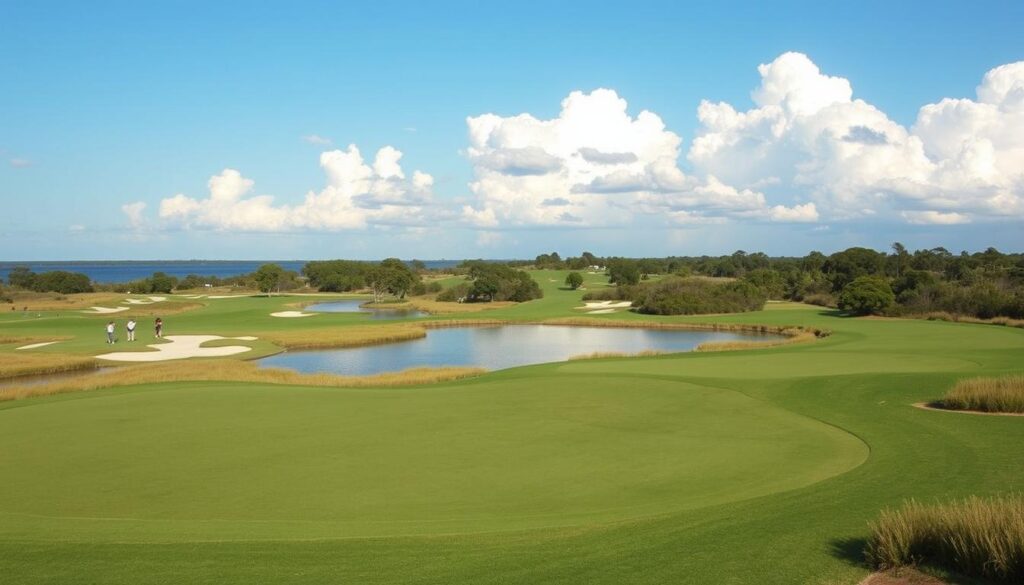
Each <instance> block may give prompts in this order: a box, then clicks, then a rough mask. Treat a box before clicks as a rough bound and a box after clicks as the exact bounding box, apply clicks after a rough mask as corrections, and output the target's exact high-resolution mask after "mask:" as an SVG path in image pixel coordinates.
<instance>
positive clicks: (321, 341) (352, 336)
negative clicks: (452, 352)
mask: <svg viewBox="0 0 1024 585" xmlns="http://www.w3.org/2000/svg"><path fill="white" fill-rule="evenodd" d="M253 335H255V336H256V337H258V338H260V339H264V340H267V341H269V342H271V343H273V344H274V345H277V346H279V347H286V348H288V349H328V348H344V347H362V346H367V345H381V344H385V343H396V342H399V341H411V340H413V339H420V338H421V337H425V336H426V335H427V331H426V329H425V328H424V327H422V326H421V325H419V324H414V323H396V324H390V325H352V326H346V327H331V328H323V329H303V330H296V331H264V332H260V333H254V334H253Z"/></svg>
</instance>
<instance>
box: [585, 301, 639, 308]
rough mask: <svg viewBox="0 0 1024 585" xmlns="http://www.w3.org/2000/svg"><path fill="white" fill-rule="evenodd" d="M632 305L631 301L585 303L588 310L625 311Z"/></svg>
mask: <svg viewBox="0 0 1024 585" xmlns="http://www.w3.org/2000/svg"><path fill="white" fill-rule="evenodd" d="M632 304H633V303H632V302H630V301H588V302H586V303H583V305H584V306H585V307H586V308H587V309H625V308H626V307H629V306H631V305H632Z"/></svg>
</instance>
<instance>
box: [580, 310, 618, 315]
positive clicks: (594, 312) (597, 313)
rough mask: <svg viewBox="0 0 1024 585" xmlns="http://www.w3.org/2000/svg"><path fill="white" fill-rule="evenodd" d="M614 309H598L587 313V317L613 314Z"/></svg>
mask: <svg viewBox="0 0 1024 585" xmlns="http://www.w3.org/2000/svg"><path fill="white" fill-rule="evenodd" d="M614 312H615V309H598V310H596V311H587V314H588V315H603V314H605V313H614Z"/></svg>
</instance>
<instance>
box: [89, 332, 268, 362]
mask: <svg viewBox="0 0 1024 585" xmlns="http://www.w3.org/2000/svg"><path fill="white" fill-rule="evenodd" d="M164 339H166V340H167V341H168V343H154V344H152V345H147V346H146V347H151V348H153V349H155V350H156V351H116V352H113V353H104V354H101V355H98V356H96V359H101V360H109V361H114V362H162V361H167V360H180V359H185V358H192V357H224V356H228V355H235V354H239V353H245V352H247V351H252V348H251V347H248V346H245V345H225V346H223V347H200V346H201V345H202V344H204V343H206V342H208V341H217V340H220V339H240V340H243V341H254V340H255V339H256V338H255V337H221V336H220V335H168V336H167V337H165V338H164Z"/></svg>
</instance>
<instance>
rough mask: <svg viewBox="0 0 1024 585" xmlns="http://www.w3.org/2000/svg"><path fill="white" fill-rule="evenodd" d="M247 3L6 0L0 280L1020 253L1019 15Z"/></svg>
mask: <svg viewBox="0 0 1024 585" xmlns="http://www.w3.org/2000/svg"><path fill="white" fill-rule="evenodd" d="M208 4H215V5H213V6H211V5H208ZM252 4H256V3H242V2H238V3H230V2H219V3H200V2H196V3H186V2H168V3H162V4H161V5H156V4H155V3H111V2H101V3H98V6H88V5H84V4H81V3H51V2H33V3H23V2H2V3H0V15H2V16H0V79H2V80H3V81H2V82H0V111H2V112H3V115H2V116H0V162H2V163H3V164H2V165H0V201H2V202H3V208H4V209H5V212H4V213H3V214H0V250H2V252H0V257H2V259H25V260H29V259H51V260H57V259H151V258H232V259H250V258H255V259H259V258H323V257H361V258H379V257H383V256H389V255H397V256H402V257H414V256H415V257H424V258H441V257H449V258H451V257H523V256H533V255H535V254H537V253H540V252H542V251H549V250H557V251H559V252H561V253H562V254H577V253H579V252H580V251H581V250H584V249H587V250H591V251H593V252H595V253H598V254H618V255H668V254H703V253H709V254H714V253H727V252H731V251H732V250H735V249H739V248H742V249H747V250H765V251H767V252H769V253H773V254H802V253H805V252H807V251H809V250H811V249H819V250H824V251H831V250H835V249H841V248H844V247H847V246H850V245H868V246H874V247H879V248H881V247H886V246H887V245H888V243H890V242H892V241H894V240H900V241H903V242H905V243H906V244H908V245H909V246H910V247H918V246H920V247H932V246H937V245H943V246H946V247H948V248H951V249H955V250H959V249H972V250H973V249H978V248H984V247H987V246H989V245H995V246H997V247H1000V248H1003V249H1017V250H1019V249H1022V248H1024V236H1022V234H1024V230H1022V227H1024V221H1022V215H1021V210H1022V209H1024V207H1022V206H1024V203H1022V201H1024V178H1022V177H1021V174H1020V173H1021V172H1022V171H1021V169H1022V168H1024V165H1019V164H1017V163H1018V162H1020V161H1021V160H1022V158H1021V156H1020V153H1021V152H1024V150H1022V148H1024V144H1021V143H1019V142H1018V141H1017V140H1018V139H1016V138H1015V137H1014V136H1013V135H1012V134H1014V132H1011V131H1014V130H1020V132H1019V133H1017V134H1019V135H1021V136H1024V125H1022V126H1017V125H1018V124H1021V123H1022V120H1024V111H1022V109H1021V104H1022V103H1024V101H1022V99H1021V98H1020V96H1019V95H1018V93H1016V92H1017V89H1020V88H1024V66H1022V67H1017V68H1013V67H1004V68H1003V69H999V70H998V71H996V73H994V74H992V75H991V76H990V77H988V78H986V77H985V76H986V73H988V72H990V71H993V70H996V68H999V67H1000V66H1009V65H1012V64H1014V63H1018V62H1020V61H1022V60H1024V41H1021V34H1020V31H1021V30H1022V28H1024V5H1022V4H1021V3H1020V2H1005V3H1001V2H992V3H984V2H982V3H972V4H970V5H965V4H963V3H942V2H926V3H925V2H920V3H919V2H899V3H892V2H886V3H872V2H861V3H854V4H851V3H843V4H839V3H835V4H833V3H821V2H814V3H812V2H806V3H805V2H800V3H793V2H775V3H770V5H760V4H755V3H749V4H747V3H723V2H714V3H710V2H709V3H697V4H694V5H689V6H681V5H678V4H679V3H669V2H664V3H661V2H654V3H649V2H632V3H629V4H628V5H623V4H622V3H607V4H601V3H595V2H559V3H546V2H518V3H515V4H514V5H511V4H504V5H501V4H498V3H492V4H490V5H481V4H483V3H479V2H445V3H412V2H410V3H402V2H376V3H349V4H348V5H345V6H339V5H337V4H338V3H327V2H323V3H315V2H290V3H277V4H276V5H272V6H255V7H254V6H252ZM787 55H790V56H788V57H787ZM793 55H799V56H793ZM762 64H764V65H765V66H766V69H765V72H761V71H759V69H758V66H759V65H762ZM985 79H987V80H988V81H984V80H985ZM835 80H842V81H835ZM844 83H846V85H845V86H844ZM979 86H984V87H985V88H987V89H986V90H985V91H987V92H988V93H985V96H987V97H983V96H982V95H981V94H980V93H976V88H978V87H979ZM602 88H603V89H606V90H610V91H611V92H614V93H601V92H598V91H595V90H600V89H602ZM844 88H850V90H851V91H852V97H851V93H850V92H849V91H846V90H845V89H844ZM1015 88H1017V89H1015ZM1021 91H1024V89H1021ZM573 92H579V93H578V94H573ZM758 92H760V93H758ZM754 94H758V95H759V96H760V97H759V98H755V97H754ZM572 95H577V96H578V99H574V100H567V98H570V96H572ZM993 96H994V97H993ZM944 98H964V99H966V100H971V101H970V103H966V104H961V105H960V107H958V108H957V107H954V106H956V104H953V103H952V102H950V103H948V104H946V106H942V103H943V102H942V100H943V99H944ZM563 100H566V101H567V102H571V104H570V106H569V107H568V108H567V107H566V104H565V103H564V102H563ZM620 100H624V101H625V103H626V104H627V105H626V107H625V112H624V113H623V112H621V111H619V110H620V108H619V107H618V106H617V105H616V104H619V103H620ZM702 100H708V103H710V104H717V103H720V102H721V103H724V104H728V108H730V109H731V111H734V112H738V113H739V114H744V115H745V117H744V116H740V117H738V118H736V119H732V118H730V116H729V115H728V114H727V112H728V110H724V109H713V110H712V109H709V110H701V111H703V112H704V113H703V114H701V111H699V108H700V107H701V103H702ZM759 100H760V101H759ZM858 100H859V101H858ZM807 104H811V105H810V106H808V105H807ZM929 104H931V105H934V106H935V108H933V109H934V116H932V117H931V118H929V119H928V120H925V121H922V120H921V119H920V117H919V110H920V109H921V108H922V106H926V105H929ZM940 106H942V107H940ZM947 106H948V107H947ZM940 110H941V111H940ZM954 110H955V111H954ZM642 111H648V112H650V113H651V114H653V115H654V116H656V120H657V121H658V122H659V123H660V126H659V125H658V124H656V123H652V122H650V119H646V120H642V119H641V118H642V117H641V112H642ZM723 112H726V114H723ZM523 113H527V114H529V116H530V119H529V120H527V121H523V120H522V119H516V118H513V117H514V116H517V115H519V114H523ZM485 114H493V115H494V116H493V117H491V118H488V117H485V116H484V115H485ZM723 116H724V117H723ZM956 116H960V117H958V118H957V117H956ZM985 116H987V117H985ZM755 117H756V118H757V119H759V120H761V119H763V120H767V121H766V122H764V123H754V122H753V121H751V120H753V119H754V118H755ZM620 118H621V119H620ZM726 118H729V120H727V121H725V122H723V120H725V119H726ZM740 118H742V119H740ZM982 118H984V119H985V120H987V122H985V123H984V124H980V123H979V122H977V121H978V120H979V119H982ZM570 120H576V122H571V123H570ZM968 122H969V123H968ZM979 124H980V125H979ZM551 128H556V129H558V130H556V131H551ZM474 129H475V133H474ZM552 132H554V134H555V135H557V136H555V137H553V135H552ZM1008 134H1011V135H1008ZM316 137H320V138H324V139H329V141H330V142H329V143H327V142H325V141H324V140H318V139H317V138H316ZM698 137H704V141H703V145H702V146H699V147H698V146H695V144H696V143H695V139H697V138H698ZM619 144H621V145H622V146H621V148H620V147H619V146H617V145H619ZM349 145H355V146H356V147H357V149H358V156H357V155H356V153H355V152H354V151H352V150H350V149H349ZM627 146H628V148H627ZM387 147H390V148H391V149H396V150H397V151H400V152H401V153H402V155H401V158H400V160H398V159H395V157H394V156H393V155H392V154H389V153H391V152H392V151H391V150H386V152H385V155H384V156H383V157H380V156H377V153H378V151H379V150H381V149H386V148H387ZM335 150H337V151H338V154H337V156H334V155H331V156H326V157H324V156H322V153H324V152H331V151H335ZM634 151H635V152H634ZM588 153H591V154H588ZM979 153H980V154H979ZM375 157H376V158H375ZM979 157H981V158H980V159H979ZM584 159H585V160H584ZM979 160H981V162H978V161H979ZM986 161H987V162H986ZM374 162H380V163H381V166H379V167H378V166H376V165H375V164H374ZM395 165H398V166H395ZM883 167H884V168H883ZM399 168H400V170H396V169H399ZM1014 169H1016V170H1014ZM229 170H230V171H232V172H237V176H236V175H235V174H226V173H227V171H229ZM414 170H419V171H421V172H422V173H423V174H424V175H429V176H430V178H431V179H432V180H431V181H429V182H428V181H427V180H426V179H423V178H422V177H420V178H416V177H414V175H413V172H414ZM211 177H219V178H220V179H219V180H217V181H215V183H216V184H217V185H221V186H222V189H223V190H222V191H221V198H220V199H219V200H218V199H217V196H216V195H211V187H210V185H211V183H210V181H211ZM179 194H181V198H179V199H176V200H173V201H171V202H169V203H162V202H164V201H165V200H170V199H171V198H173V197H175V196H177V195H179ZM307 194H309V197H311V198H312V199H311V200H309V201H308V202H307V203H304V201H307V199H308V197H307ZM262 195H272V196H273V197H274V199H273V201H266V202H262V203H261V202H259V201H257V202H254V203H252V204H250V203H246V202H247V201H249V200H250V199H252V198H253V197H259V196H262ZM140 204H141V205H140ZM132 205H137V207H130V206H132ZM126 206H129V209H125V207H126Z"/></svg>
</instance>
